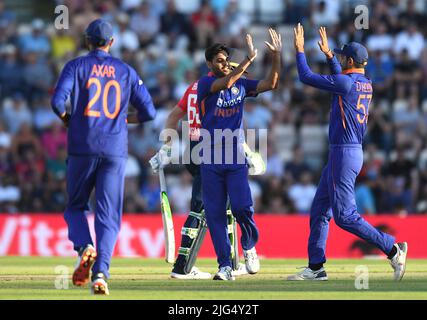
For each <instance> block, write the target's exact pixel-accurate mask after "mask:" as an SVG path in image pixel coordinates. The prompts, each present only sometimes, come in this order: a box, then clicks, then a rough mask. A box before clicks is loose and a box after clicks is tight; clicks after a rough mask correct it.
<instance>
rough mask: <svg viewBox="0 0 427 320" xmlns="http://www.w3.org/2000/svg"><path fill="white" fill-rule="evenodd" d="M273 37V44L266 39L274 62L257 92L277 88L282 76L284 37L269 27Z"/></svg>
mask: <svg viewBox="0 0 427 320" xmlns="http://www.w3.org/2000/svg"><path fill="white" fill-rule="evenodd" d="M268 32H269V33H270V37H271V44H270V43H269V42H267V41H264V42H265V44H266V45H267V48H268V49H269V50H270V52H271V55H272V58H273V62H272V64H271V70H270V73H269V74H268V76H267V77H266V78H265V79H263V80H261V81H260V82H259V83H258V85H257V88H256V91H257V93H261V92H265V91H269V90H273V89H276V88H277V85H278V83H279V77H280V59H281V53H282V37H281V36H280V34H278V33H277V32H276V31H275V30H274V29H272V28H270V29H268Z"/></svg>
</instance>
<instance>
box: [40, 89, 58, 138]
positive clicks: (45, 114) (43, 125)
mask: <svg viewBox="0 0 427 320" xmlns="http://www.w3.org/2000/svg"><path fill="white" fill-rule="evenodd" d="M54 123H58V124H62V122H61V121H60V120H59V119H58V117H57V116H56V115H55V114H54V113H53V112H52V108H51V107H50V103H49V96H48V95H47V94H46V95H44V96H40V97H39V99H37V100H36V101H35V102H34V107H33V124H34V128H35V129H36V130H38V131H43V130H45V129H49V128H50V127H51V126H52V125H53V124H54Z"/></svg>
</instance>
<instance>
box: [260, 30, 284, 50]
mask: <svg viewBox="0 0 427 320" xmlns="http://www.w3.org/2000/svg"><path fill="white" fill-rule="evenodd" d="M268 32H269V33H270V38H271V43H269V42H267V41H264V43H265V44H266V45H267V47H268V48H269V49H270V51H271V52H272V53H280V52H281V51H282V36H281V35H280V34H279V33H277V32H276V30H274V29H273V28H269V29H268Z"/></svg>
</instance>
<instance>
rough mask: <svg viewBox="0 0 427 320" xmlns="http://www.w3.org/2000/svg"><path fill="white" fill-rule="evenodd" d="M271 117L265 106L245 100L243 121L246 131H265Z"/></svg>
mask: <svg viewBox="0 0 427 320" xmlns="http://www.w3.org/2000/svg"><path fill="white" fill-rule="evenodd" d="M272 117H273V115H272V113H271V111H270V110H268V109H267V108H266V107H265V106H263V105H261V104H259V103H257V101H254V100H251V99H248V100H246V104H245V113H244V121H245V124H246V127H247V128H248V129H266V128H268V127H269V124H270V122H271V120H272Z"/></svg>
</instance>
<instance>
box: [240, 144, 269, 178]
mask: <svg viewBox="0 0 427 320" xmlns="http://www.w3.org/2000/svg"><path fill="white" fill-rule="evenodd" d="M243 149H244V150H245V155H246V161H247V162H248V166H249V175H250V176H258V175H262V174H264V173H265V170H266V166H265V163H264V160H263V159H262V157H261V155H260V154H259V153H258V152H253V151H252V150H251V149H250V148H249V146H248V145H247V144H246V143H245V144H244V145H243Z"/></svg>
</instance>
